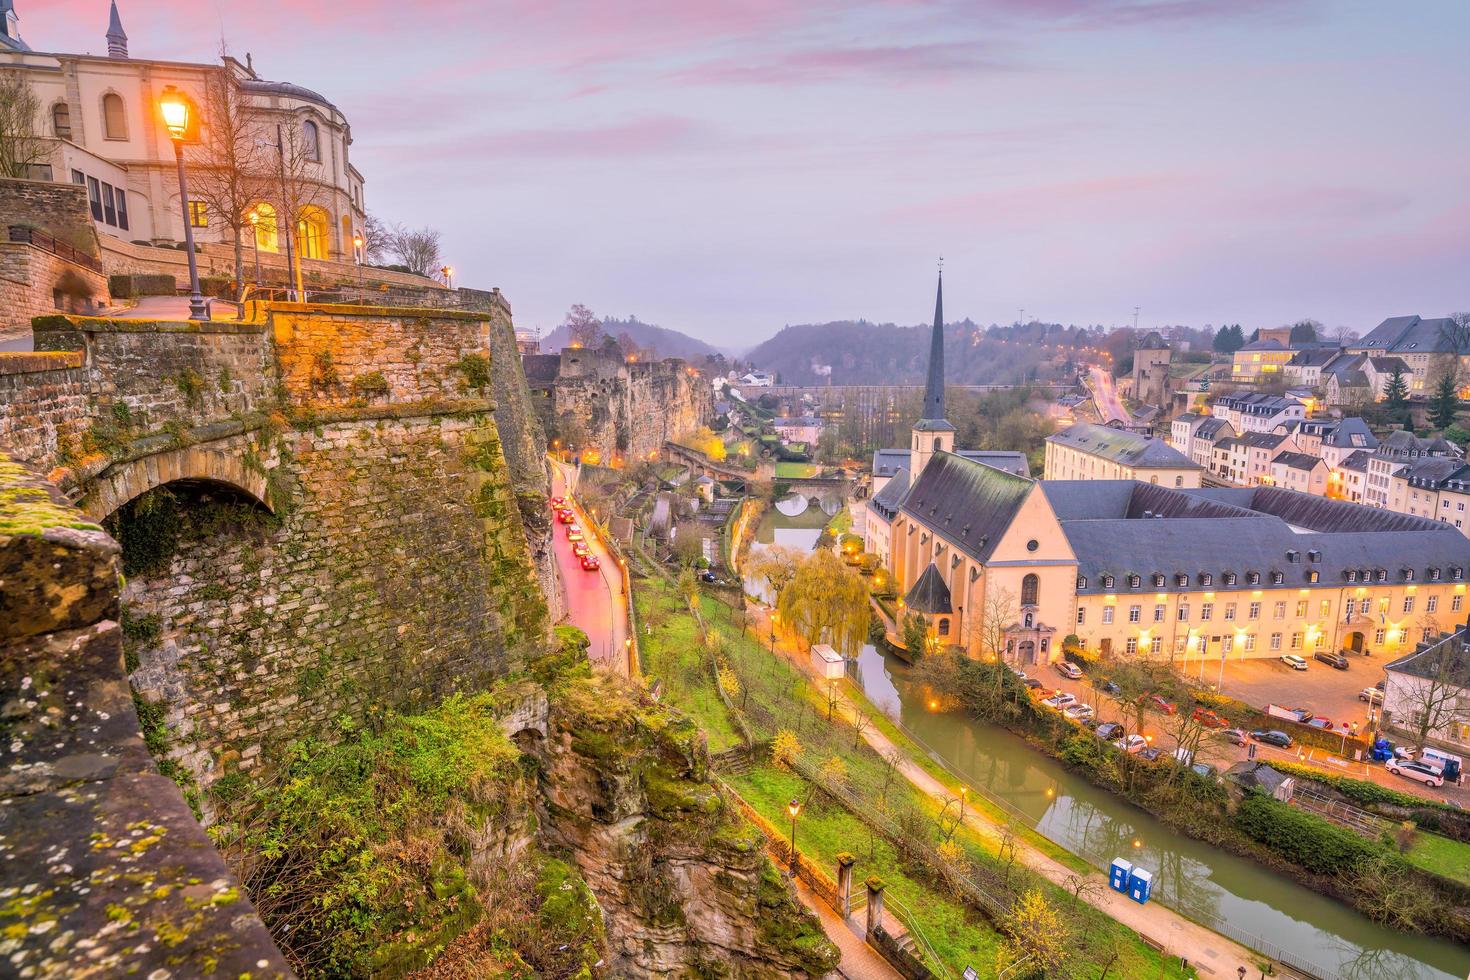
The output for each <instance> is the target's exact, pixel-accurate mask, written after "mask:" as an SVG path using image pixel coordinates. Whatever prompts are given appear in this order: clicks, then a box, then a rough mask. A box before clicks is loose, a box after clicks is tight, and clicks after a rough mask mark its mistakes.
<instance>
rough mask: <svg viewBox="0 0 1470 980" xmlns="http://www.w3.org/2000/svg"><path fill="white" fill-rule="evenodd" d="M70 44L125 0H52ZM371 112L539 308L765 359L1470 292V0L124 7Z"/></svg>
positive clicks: (207, 52) (148, 41) (396, 214)
mask: <svg viewBox="0 0 1470 980" xmlns="http://www.w3.org/2000/svg"><path fill="white" fill-rule="evenodd" d="M16 7H17V11H18V13H19V14H20V16H21V31H22V34H23V35H24V36H25V38H26V40H27V41H28V42H29V43H30V44H31V45H32V47H34V48H35V49H37V50H41V51H45V50H59V51H94V52H102V51H105V49H106V43H105V41H104V40H103V34H104V32H105V30H106V25H107V3H106V0H16ZM119 8H120V10H121V13H122V18H123V24H124V26H125V28H126V30H127V32H128V34H129V36H130V38H131V50H132V54H133V55H134V56H135V57H140V58H162V59H180V60H191V61H208V60H212V59H213V57H214V55H215V52H216V51H217V49H218V46H219V38H220V35H221V32H222V31H223V33H224V35H225V36H226V37H227V39H228V41H229V44H230V47H231V50H232V51H233V52H234V53H235V54H237V56H240V57H242V58H243V56H244V53H245V52H247V51H249V52H251V53H253V55H254V58H255V65H256V68H257V70H258V71H259V72H260V73H261V74H262V76H263V77H266V78H271V79H279V80H288V81H293V82H296V83H298V84H301V85H305V86H307V87H309V88H313V89H316V90H318V91H320V92H322V93H323V94H324V95H326V96H327V97H328V98H329V99H331V100H332V101H333V102H335V103H336V104H337V105H338V106H340V107H341V108H342V109H343V110H344V112H345V113H346V114H347V116H348V118H349V120H350V121H351V122H352V126H353V136H354V140H355V142H354V145H353V147H352V154H353V156H352V159H353V162H354V163H355V164H356V165H357V167H358V169H360V170H361V171H362V172H363V174H364V175H365V176H366V178H367V191H366V194H367V201H368V208H369V210H370V211H372V212H373V213H375V214H377V215H378V216H379V217H381V218H383V219H384V220H387V221H390V222H395V221H402V222H406V223H408V224H410V225H433V226H435V227H438V228H440V229H442V231H443V233H444V239H445V246H446V255H447V258H448V260H449V261H450V262H451V263H452V264H453V265H454V266H455V267H456V268H457V269H458V270H459V275H458V282H459V284H462V285H471V286H478V287H485V288H488V287H491V286H499V287H500V288H501V289H502V291H503V292H504V293H505V294H506V296H507V298H508V299H509V300H510V301H511V304H512V306H513V308H514V309H515V311H516V321H517V325H518V326H522V327H538V326H539V327H542V328H545V329H549V328H551V327H552V326H554V325H555V324H556V323H558V322H560V320H561V319H562V316H563V314H564V313H565V311H566V309H567V307H569V306H570V305H571V304H573V303H579V302H580V303H585V304H587V305H588V306H590V307H591V308H592V309H593V310H595V311H596V312H598V313H599V314H611V315H617V316H626V315H628V314H636V315H638V316H639V317H640V318H641V319H643V320H645V321H648V322H652V323H658V324H661V325H663V326H666V327H672V328H675V329H679V330H683V331H685V332H687V333H691V334H694V335H696V336H699V337H702V338H704V339H706V340H710V341H712V342H715V343H717V344H721V345H727V346H734V347H744V346H749V345H751V344H754V343H756V342H758V341H759V340H761V339H764V338H765V337H767V336H769V335H770V334H772V333H774V332H775V331H776V330H778V329H779V328H780V327H781V326H782V325H783V324H786V323H803V322H813V321H826V320H834V319H848V318H858V317H865V318H867V319H870V320H878V321H884V320H894V321H897V322H900V323H916V322H919V321H922V320H924V319H926V318H927V316H928V315H929V314H930V311H932V305H931V304H932V288H933V275H934V267H935V262H936V259H937V257H938V256H939V255H941V254H942V255H943V256H944V258H945V270H946V290H945V291H946V294H947V295H946V298H945V308H946V312H947V313H948V314H949V316H950V317H951V318H959V317H962V316H970V317H973V318H974V319H976V320H978V321H981V322H983V323H989V322H991V321H1003V322H1009V321H1011V320H1014V319H1015V318H1016V316H1017V310H1018V309H1019V308H1021V307H1024V308H1025V309H1026V312H1027V317H1028V318H1030V317H1032V316H1035V317H1039V318H1042V319H1046V320H1058V321H1061V322H1064V323H1065V322H1072V323H1104V324H1122V323H1125V322H1129V321H1131V318H1132V311H1133V307H1134V306H1135V305H1137V306H1141V307H1142V309H1143V312H1142V316H1141V320H1140V323H1141V324H1142V325H1144V326H1151V325H1161V324H1170V323H1185V324H1190V325H1195V326H1199V325H1202V324H1204V323H1213V324H1220V323H1222V322H1237V321H1238V322H1240V323H1243V324H1245V325H1246V328H1247V330H1249V329H1250V328H1251V327H1255V326H1270V325H1275V324H1279V323H1285V322H1290V321H1292V320H1294V319H1299V318H1302V317H1315V318H1317V319H1320V320H1322V321H1324V322H1325V323H1326V324H1328V326H1329V327H1335V326H1338V325H1345V326H1348V327H1351V328H1353V329H1356V330H1360V331H1365V330H1367V329H1369V328H1371V327H1372V326H1374V325H1375V324H1377V323H1378V322H1379V321H1380V320H1381V319H1383V318H1384V317H1386V316H1391V315H1395V314H1405V313H1419V314H1422V315H1425V316H1434V315H1444V314H1447V313H1450V312H1453V311H1456V310H1463V309H1467V308H1470V295H1467V294H1470V288H1467V287H1470V125H1467V118H1466V107H1467V106H1470V61H1467V60H1466V52H1465V43H1466V38H1467V37H1470V4H1467V3H1464V2H1463V0H1442V2H1433V0H1424V2H1416V3H1412V4H1402V3H1382V2H1371V0H1370V2H1353V3H1337V2H1335V3H1328V2H1293V0H995V2H971V3H945V2H925V0H890V2H874V3H859V2H833V0H803V2H799V3H784V2H776V0H753V2H748V3H738V4H737V3H730V4H712V3H704V2H698V0H667V2H666V0H636V2H619V0H604V2H600V3H598V2H592V3H578V2H568V0H511V2H489V3H476V2H469V0H416V2H388V0H355V2H346V0H294V2H287V0H251V2H247V3H238V2H232V3H225V2H220V0H215V2H193V3H184V2H179V0H175V2H162V0H120V3H119Z"/></svg>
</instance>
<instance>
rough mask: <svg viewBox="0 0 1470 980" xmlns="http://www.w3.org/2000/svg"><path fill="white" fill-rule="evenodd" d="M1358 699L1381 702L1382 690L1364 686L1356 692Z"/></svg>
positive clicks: (1374, 702)
mask: <svg viewBox="0 0 1470 980" xmlns="http://www.w3.org/2000/svg"><path fill="white" fill-rule="evenodd" d="M1358 700H1359V701H1367V702H1368V703H1369V704H1382V703H1383V692H1382V691H1380V690H1379V689H1378V688H1376V687H1365V688H1363V689H1362V690H1361V691H1359V692H1358Z"/></svg>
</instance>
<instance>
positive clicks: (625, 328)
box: [541, 317, 720, 361]
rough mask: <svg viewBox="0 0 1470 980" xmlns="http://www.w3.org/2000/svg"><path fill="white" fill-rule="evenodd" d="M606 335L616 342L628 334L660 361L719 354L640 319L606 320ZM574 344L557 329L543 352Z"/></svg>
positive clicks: (545, 342) (543, 342)
mask: <svg viewBox="0 0 1470 980" xmlns="http://www.w3.org/2000/svg"><path fill="white" fill-rule="evenodd" d="M602 332H603V333H605V334H607V335H608V336H610V337H613V338H614V339H616V338H618V337H621V336H622V335H624V334H626V335H628V336H629V337H631V338H633V341H634V343H636V344H637V345H638V347H639V349H648V348H653V350H654V351H656V352H657V353H658V356H659V357H682V358H684V359H685V360H690V361H692V360H702V359H703V358H704V356H705V355H706V354H718V353H720V351H719V350H718V349H717V348H715V347H714V346H712V345H710V344H707V343H705V342H704V341H702V340H698V339H696V338H694V337H691V336H689V335H688V334H685V333H680V332H679V331H677V330H670V329H669V328H668V327H660V326H655V325H654V324H652V323H644V322H643V321H641V320H639V319H637V318H636V317H629V318H628V319H626V320H619V319H617V318H615V317H604V318H603V321H602ZM570 342H571V337H570V334H569V332H568V330H567V328H566V326H565V325H563V326H559V327H557V328H556V329H555V330H553V331H551V333H549V334H547V335H546V336H545V337H542V338H541V349H542V350H543V351H547V352H548V353H550V352H552V351H558V350H561V349H562V348H563V347H565V346H566V345H567V344H569V343H570Z"/></svg>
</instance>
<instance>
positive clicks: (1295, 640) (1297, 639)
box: [1291, 633, 1302, 650]
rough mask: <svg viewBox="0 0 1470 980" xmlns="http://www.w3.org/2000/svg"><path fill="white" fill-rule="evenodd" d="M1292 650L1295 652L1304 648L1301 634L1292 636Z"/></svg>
mask: <svg viewBox="0 0 1470 980" xmlns="http://www.w3.org/2000/svg"><path fill="white" fill-rule="evenodd" d="M1291 648H1292V649H1293V650H1300V649H1301V648H1302V635H1301V634H1300V633H1293V634H1291Z"/></svg>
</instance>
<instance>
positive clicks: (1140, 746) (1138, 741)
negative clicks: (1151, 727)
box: [1112, 735, 1148, 755]
mask: <svg viewBox="0 0 1470 980" xmlns="http://www.w3.org/2000/svg"><path fill="white" fill-rule="evenodd" d="M1112 745H1113V747H1114V748H1119V749H1122V750H1123V751H1124V752H1127V753H1128V754H1129V755H1137V754H1138V753H1139V752H1142V751H1143V750H1144V749H1146V748H1148V739H1146V738H1144V737H1143V736H1142V735H1127V736H1125V737H1123V738H1120V739H1115V740H1114V741H1113V742H1112Z"/></svg>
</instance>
